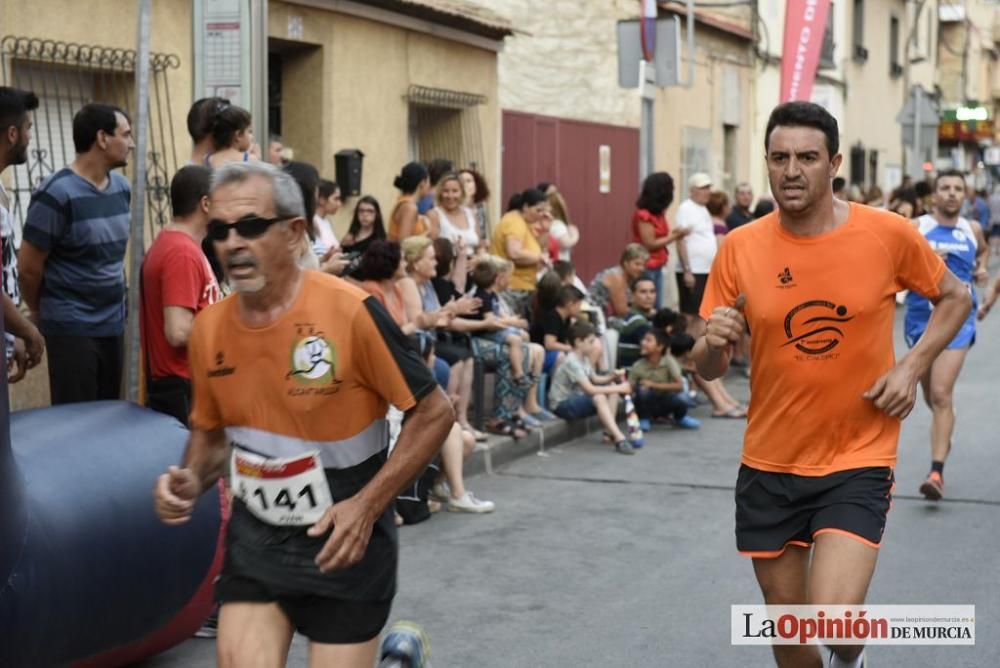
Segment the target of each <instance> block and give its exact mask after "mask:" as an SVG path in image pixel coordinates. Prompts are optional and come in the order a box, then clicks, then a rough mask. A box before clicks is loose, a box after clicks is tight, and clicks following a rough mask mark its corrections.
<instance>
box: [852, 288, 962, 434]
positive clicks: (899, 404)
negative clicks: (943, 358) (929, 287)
mask: <svg viewBox="0 0 1000 668" xmlns="http://www.w3.org/2000/svg"><path fill="white" fill-rule="evenodd" d="M938 290H939V291H940V294H939V295H938V296H937V298H936V299H932V300H931V302H933V304H934V310H933V311H931V318H930V320H929V321H928V322H927V329H926V330H924V333H923V335H922V336H921V337H920V340H919V341H917V345H915V346H914V347H913V349H912V350H910V352H908V353H907V354H906V355H905V356H904V357H903V358H902V359H901V360H899V362H897V363H896V366H894V367H892V368H891V369H889V371H887V372H886V373H884V374H882V376H881V377H879V379H878V380H876V381H875V384H874V385H872V386H871V387H870V388H869V389H868V391H867V392H865V393H864V395H862V396H863V397H864V398H865V399H868V400H870V401H872V402H874V404H875V408H877V409H879V410H880V411H884V412H885V413H886V414H888V415H890V416H892V417H898V418H900V419H902V418H905V417H906V416H907V415H909V414H910V411H911V410H913V404H914V402H915V401H916V399H917V382H918V380H919V379H920V378H921V377H922V376H923V375H924V374H925V373H926V372H927V369H929V368H930V366H931V363H932V362H933V361H934V359H935V358H936V357H937V356H938V355H939V354H941V351H942V350H944V349H945V347H946V346H947V345H948V343H949V342H950V341H951V340H952V339H954V338H955V334H957V333H958V330H959V329H960V328H961V327H962V323H963V322H965V319H966V318H967V317H968V315H969V311H970V310H971V309H972V294H971V293H970V292H969V288H968V287H967V286H966V285H965V284H964V283H962V281H960V280H958V278H957V277H956V276H955V275H954V274H953V273H951V272H950V271H945V272H944V276H942V277H941V281H940V282H939V283H938Z"/></svg>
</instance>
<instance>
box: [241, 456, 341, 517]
mask: <svg viewBox="0 0 1000 668" xmlns="http://www.w3.org/2000/svg"><path fill="white" fill-rule="evenodd" d="M231 466H232V488H233V493H234V494H235V495H236V496H238V497H239V498H240V499H241V500H242V501H243V503H244V504H246V506H247V508H248V509H249V510H250V512H252V513H253V514H254V515H255V516H256V517H257V518H258V519H260V520H262V521H264V522H267V523H268V524H273V525H276V526H303V525H310V524H315V523H316V522H317V521H318V520H319V518H320V517H322V516H323V513H324V512H326V509H327V508H329V507H330V506H331V505H332V504H333V498H332V495H331V494H330V484H329V483H328V482H327V480H326V473H325V472H324V471H323V463H322V462H321V461H320V458H319V452H311V453H308V454H305V455H300V456H298V457H287V458H284V459H273V458H269V457H261V456H260V455H255V454H251V453H249V452H246V451H243V450H239V449H237V448H233V456H232V460H231Z"/></svg>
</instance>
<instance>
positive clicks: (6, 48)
mask: <svg viewBox="0 0 1000 668" xmlns="http://www.w3.org/2000/svg"><path fill="white" fill-rule="evenodd" d="M149 60H150V79H149V81H150V91H149V138H148V144H147V146H148V147H149V148H148V153H147V154H146V165H147V171H146V174H147V176H146V207H147V209H146V213H147V215H146V219H147V221H149V222H148V223H147V224H148V225H149V226H150V227H151V228H152V229H153V230H155V229H157V228H158V227H160V226H163V225H165V224H166V223H168V222H169V221H170V178H171V176H172V174H173V173H174V172H175V171H177V167H178V165H177V150H176V143H175V141H174V125H173V119H172V117H171V112H170V77H169V76H168V72H169V71H170V70H176V69H177V68H179V67H180V58H179V57H177V56H176V55H173V54H163V53H152V54H150V59H149ZM135 61H136V53H135V51H132V50H130V49H116V48H108V47H103V46H97V45H87V44H70V43H66V42H57V41H53V40H47V39H38V38H32V37H17V36H13V35H7V36H5V37H4V38H3V39H0V83H2V84H3V85H6V86H14V87H16V88H22V89H24V90H30V91H32V92H34V93H35V94H36V95H37V96H38V99H39V102H40V105H39V108H38V110H37V111H36V112H35V119H34V120H35V127H34V131H33V136H32V141H31V146H30V148H29V150H28V161H27V162H26V163H25V164H23V165H18V166H17V167H15V168H14V169H13V170H12V171H13V187H12V188H11V189H10V194H11V205H12V208H13V214H14V220H15V222H16V226H17V234H18V241H20V238H19V235H20V231H21V227H22V226H23V224H24V216H25V214H26V212H27V208H28V203H29V201H30V198H31V193H32V191H33V190H34V189H35V188H37V187H38V185H39V184H40V183H41V182H42V181H43V180H44V179H45V178H46V177H47V176H49V175H50V174H52V173H53V172H55V171H58V170H59V169H62V168H63V167H65V166H66V165H68V164H69V163H70V162H72V160H73V158H74V157H75V150H74V148H73V114H74V113H76V111H77V110H78V109H79V108H80V107H82V106H83V105H85V104H87V103H89V102H102V103H106V104H114V105H117V106H119V107H121V108H123V109H125V111H126V112H127V113H128V114H129V115H130V116H132V112H133V109H132V105H133V104H134V103H135V98H136V96H135V78H134V74H135ZM152 236H153V235H152V234H150V235H148V238H151V237H152Z"/></svg>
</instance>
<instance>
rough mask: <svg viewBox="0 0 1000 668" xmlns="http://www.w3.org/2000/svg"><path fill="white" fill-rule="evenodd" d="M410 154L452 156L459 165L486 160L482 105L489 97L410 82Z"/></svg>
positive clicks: (420, 157)
mask: <svg viewBox="0 0 1000 668" xmlns="http://www.w3.org/2000/svg"><path fill="white" fill-rule="evenodd" d="M407 99H408V101H409V105H410V132H409V135H410V155H411V157H412V158H413V159H414V160H423V161H425V162H426V161H430V160H433V159H435V158H444V159H447V160H451V161H452V163H454V164H455V166H456V167H465V166H481V165H482V164H483V160H484V158H483V131H482V127H481V124H480V122H479V111H480V109H479V108H480V105H482V104H484V103H485V102H486V98H485V97H482V96H480V95H471V94H468V93H460V92H457V91H449V90H443V89H438V88H425V87H423V86H411V87H410V90H409V92H408V95H407Z"/></svg>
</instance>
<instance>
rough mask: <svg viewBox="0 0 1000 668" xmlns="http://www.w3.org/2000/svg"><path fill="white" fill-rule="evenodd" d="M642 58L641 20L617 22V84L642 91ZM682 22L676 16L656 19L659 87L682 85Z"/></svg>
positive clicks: (657, 77)
mask: <svg viewBox="0 0 1000 668" xmlns="http://www.w3.org/2000/svg"><path fill="white" fill-rule="evenodd" d="M640 62H644V59H643V57H642V37H641V35H640V29H639V20H630V21H619V22H618V85H619V86H621V87H622V88H639V87H640V86H639V82H640V79H639V63H640ZM680 63H681V22H680V19H678V18H677V17H676V16H671V17H669V18H665V19H657V20H656V53H655V54H654V56H653V65H654V67H653V69H655V70H656V84H655V85H656V86H659V87H660V88H665V87H667V86H677V85H679V84H680Z"/></svg>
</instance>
